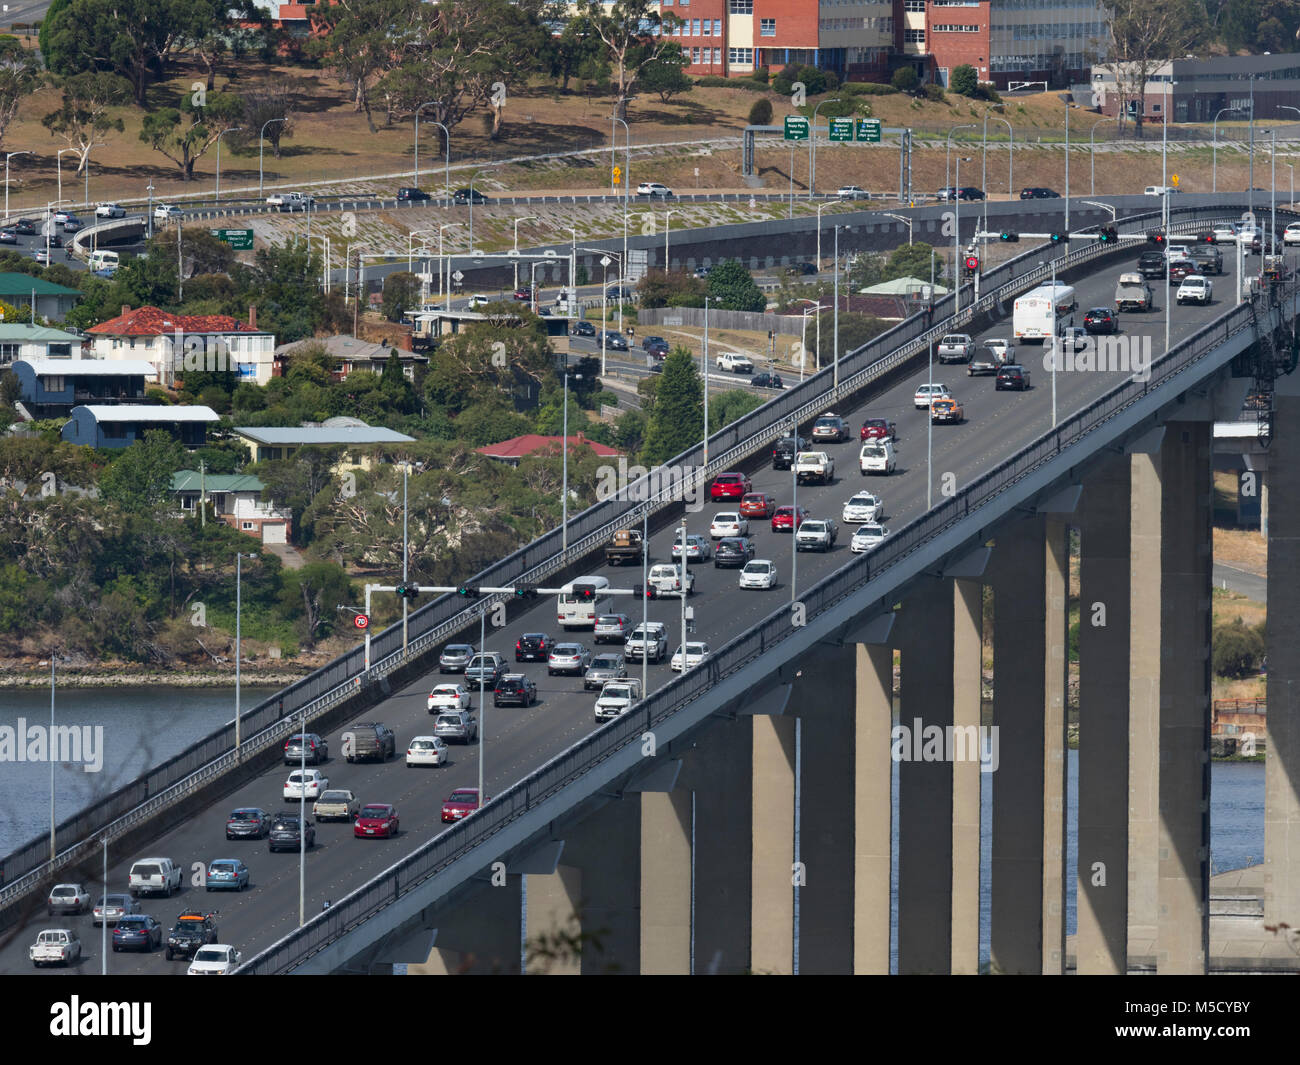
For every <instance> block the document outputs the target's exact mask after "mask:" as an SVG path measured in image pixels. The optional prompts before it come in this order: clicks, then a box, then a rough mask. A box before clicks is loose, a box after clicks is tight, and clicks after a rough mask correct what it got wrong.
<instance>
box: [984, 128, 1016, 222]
mask: <svg viewBox="0 0 1300 1065" xmlns="http://www.w3.org/2000/svg"><path fill="white" fill-rule="evenodd" d="M990 118H991V119H993V121H994V122H1001V123H1002V124H1003V125H1004V126H1006V127H1007V136H1008V137H1009V138H1010V148H1009V155H1008V158H1007V195H1008V196H1009V195H1011V176H1012V170H1011V168H1012V166H1013V165H1014V163H1015V154H1016V131H1015V130H1013V129H1012V128H1011V123H1010V122H1008V121H1007V120H1006V119H1005V118H998V116H997V115H989V114H986V115H985V116H984V146H983V155H984V157H983V161H982V162H981V164H980V186H981V188H982V189H983V190H984V193H985V195H986V196H987V194H988V187H989V175H988V164H989V119H990ZM984 213H985V215H987V214H988V200H987V199H985V201H984ZM986 228H987V227H986Z"/></svg>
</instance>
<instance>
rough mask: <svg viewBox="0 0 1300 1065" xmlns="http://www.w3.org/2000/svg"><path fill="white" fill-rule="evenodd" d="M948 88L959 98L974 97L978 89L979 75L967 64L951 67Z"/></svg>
mask: <svg viewBox="0 0 1300 1065" xmlns="http://www.w3.org/2000/svg"><path fill="white" fill-rule="evenodd" d="M948 88H950V89H951V90H952V91H953V92H955V93H958V94H959V95H961V96H974V95H975V91H976V90H977V89H978V88H979V75H978V74H977V73H976V71H975V68H974V67H973V66H971V65H970V64H969V63H962V64H961V65H960V66H957V67H953V71H952V77H951V78H950V79H949V81H948Z"/></svg>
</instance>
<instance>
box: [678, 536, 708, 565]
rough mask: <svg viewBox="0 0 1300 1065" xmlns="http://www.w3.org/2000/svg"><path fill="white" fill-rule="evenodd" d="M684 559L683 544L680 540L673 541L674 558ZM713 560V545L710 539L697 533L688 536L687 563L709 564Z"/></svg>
mask: <svg viewBox="0 0 1300 1065" xmlns="http://www.w3.org/2000/svg"><path fill="white" fill-rule="evenodd" d="M681 557H682V542H681V540H680V538H679V539H677V540H674V541H673V558H674V560H675V559H679V558H681ZM711 558H713V545H712V544H711V543H710V542H709V540H708V537H705V536H700V535H698V534H697V533H687V534H686V561H687V562H708V561H709V560H710V559H711Z"/></svg>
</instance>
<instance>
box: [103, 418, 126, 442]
mask: <svg viewBox="0 0 1300 1065" xmlns="http://www.w3.org/2000/svg"><path fill="white" fill-rule="evenodd" d="M99 429H100V432H102V433H103V434H104V439H105V440H124V439H126V426H125V425H123V424H122V423H121V422H108V423H107V424H101V425H100V427H99Z"/></svg>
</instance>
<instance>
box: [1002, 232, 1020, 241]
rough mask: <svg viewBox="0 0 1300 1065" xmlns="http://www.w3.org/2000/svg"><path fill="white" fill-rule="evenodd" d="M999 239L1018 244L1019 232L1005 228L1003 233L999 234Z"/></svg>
mask: <svg viewBox="0 0 1300 1065" xmlns="http://www.w3.org/2000/svg"><path fill="white" fill-rule="evenodd" d="M1000 239H1001V240H1003V241H1005V242H1006V243H1008V244H1019V243H1020V234H1019V233H1013V232H1011V231H1010V230H1007V231H1006V232H1005V233H1003V234H1001V237H1000Z"/></svg>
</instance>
